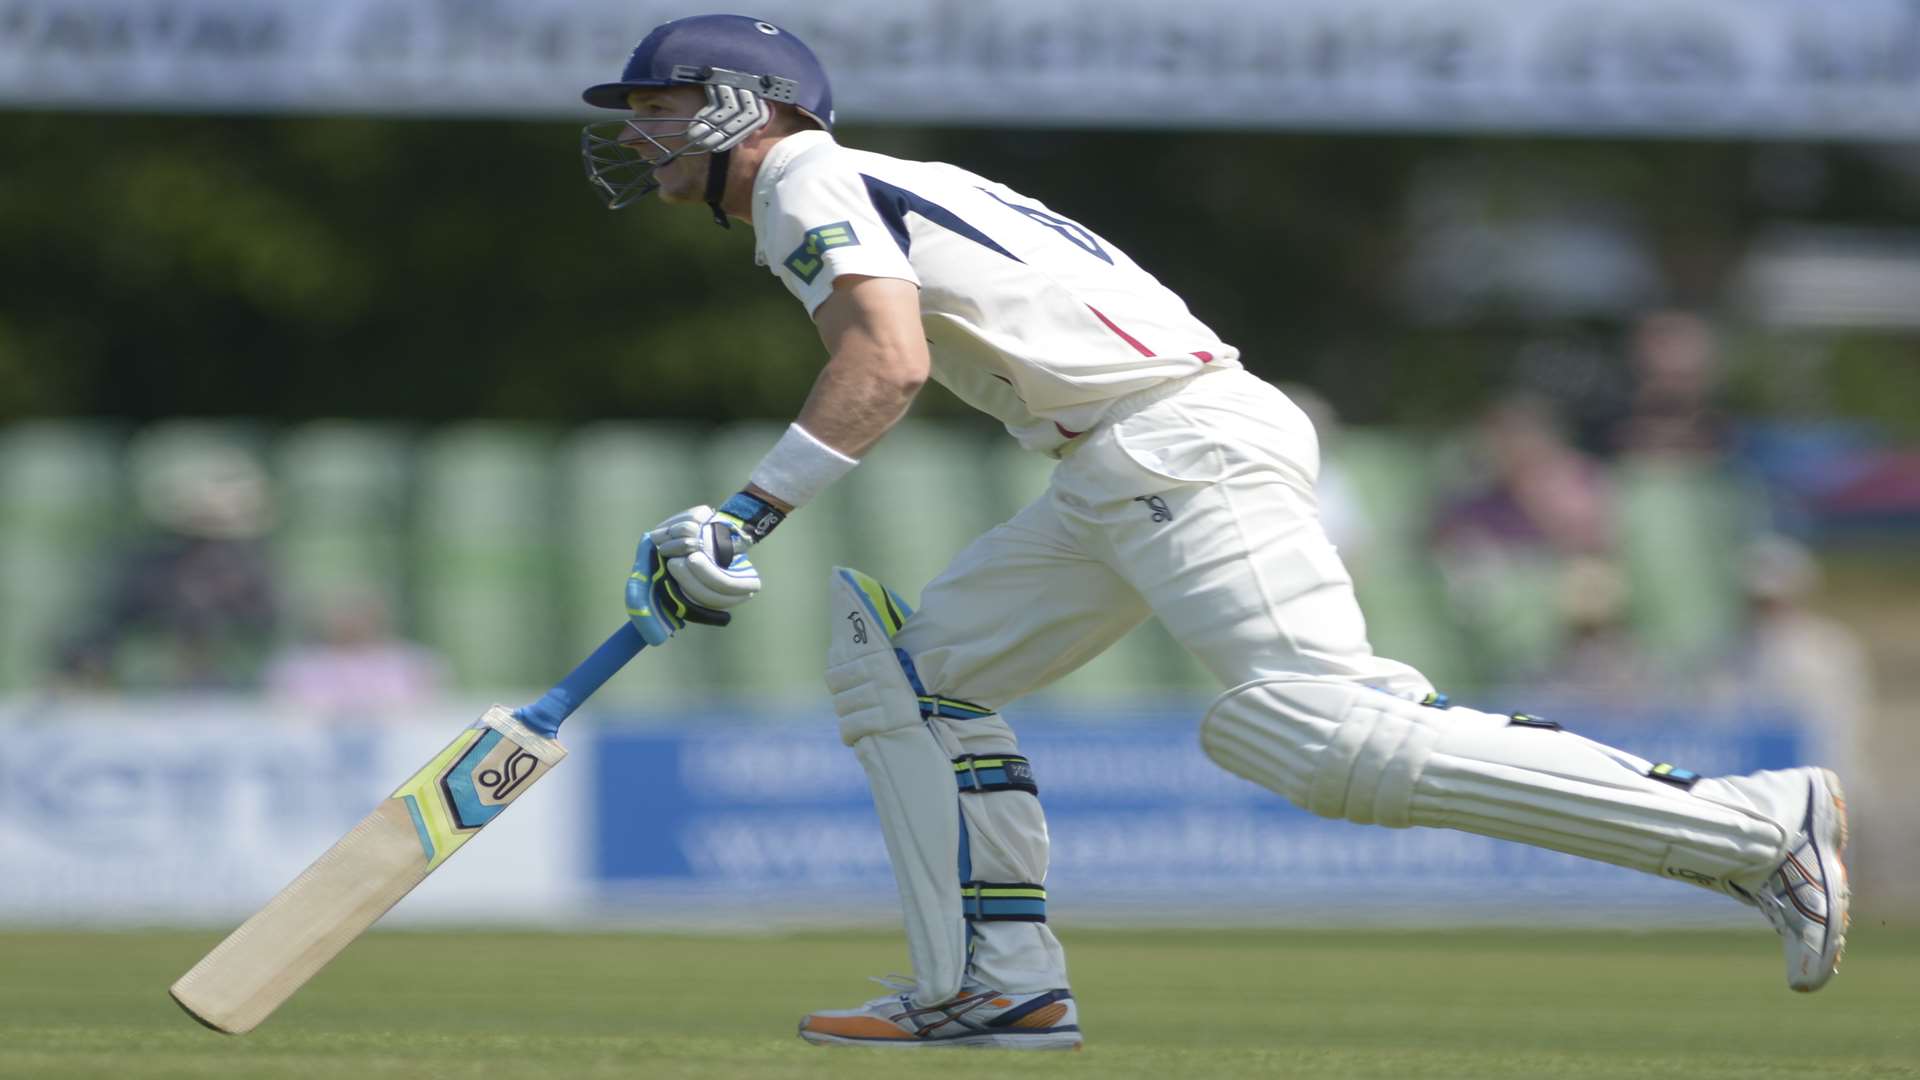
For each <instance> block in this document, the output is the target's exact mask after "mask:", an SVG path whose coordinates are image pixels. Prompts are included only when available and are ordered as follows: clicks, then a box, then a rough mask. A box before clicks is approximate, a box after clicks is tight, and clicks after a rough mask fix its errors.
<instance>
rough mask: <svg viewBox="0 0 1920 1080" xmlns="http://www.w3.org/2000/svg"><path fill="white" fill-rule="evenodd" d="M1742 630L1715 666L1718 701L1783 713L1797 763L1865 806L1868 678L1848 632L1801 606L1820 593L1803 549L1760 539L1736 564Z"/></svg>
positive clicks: (1782, 540)
mask: <svg viewBox="0 0 1920 1080" xmlns="http://www.w3.org/2000/svg"><path fill="white" fill-rule="evenodd" d="M1741 570H1742V573H1741V582H1742V585H1743V586H1744V589H1745V594H1746V598H1747V624H1746V627H1745V631H1744V633H1743V634H1742V635H1741V637H1740V639H1739V641H1738V643H1737V645H1736V647H1735V648H1734V649H1733V650H1732V652H1731V653H1730V654H1729V655H1728V656H1727V658H1726V661H1725V663H1724V664H1723V665H1722V670H1721V672H1720V677H1719V679H1717V680H1716V683H1717V684H1718V685H1716V687H1715V690H1716V692H1717V693H1718V694H1719V695H1721V696H1728V697H1737V698H1741V699H1744V700H1746V701H1749V702H1750V701H1753V700H1754V699H1756V698H1757V699H1758V700H1759V702H1760V703H1761V704H1763V705H1779V706H1784V707H1785V708H1786V709H1788V710H1789V711H1790V712H1792V713H1793V714H1794V715H1795V716H1796V717H1797V718H1798V719H1799V720H1800V721H1801V722H1802V723H1803V724H1805V725H1806V729H1807V733H1808V736H1809V738H1810V740H1811V745H1810V746H1809V747H1807V749H1806V751H1805V752H1804V753H1803V754H1801V755H1800V756H1801V757H1803V758H1804V759H1805V760H1808V761H1817V762H1819V763H1820V764H1822V765H1825V766H1827V767H1828V768H1831V769H1834V770H1835V771H1839V772H1842V773H1843V774H1844V775H1845V776H1846V778H1847V792H1848V795H1849V797H1850V798H1851V799H1852V800H1853V801H1854V802H1856V803H1867V802H1870V801H1871V800H1872V797H1873V796H1872V793H1871V791H1870V786H1869V781H1870V779H1871V777H1872V771H1873V770H1872V769H1870V768H1869V767H1868V766H1867V756H1866V754H1865V753H1863V751H1862V748H1861V747H1862V742H1863V738H1864V735H1865V731H1866V728H1867V725H1868V722H1869V720H1870V717H1871V709H1872V702H1873V675H1872V671H1871V669H1870V667H1869V666H1868V662H1867V650H1866V647H1865V645H1864V644H1863V643H1862V642H1861V641H1860V639H1859V637H1858V636H1857V635H1855V634H1854V632H1853V631H1852V630H1850V629H1848V628H1847V627H1846V626H1844V625H1843V624H1841V623H1840V622H1838V621H1836V620H1834V619H1830V618H1828V617H1826V616H1824V615H1821V614H1819V613H1818V612H1816V611H1813V610H1811V609H1810V608H1809V607H1808V606H1807V601H1808V599H1809V598H1811V597H1812V596H1813V595H1814V594H1815V593H1817V592H1818V591H1819V587H1820V567H1819V564H1818V563H1816V562H1815V561H1814V559H1813V556H1812V555H1811V554H1810V553H1809V552H1808V551H1807V549H1806V548H1805V547H1803V546H1801V545H1800V544H1798V543H1795V542H1794V541H1792V540H1789V539H1787V538H1786V537H1783V536H1763V537H1760V538H1759V539H1757V540H1755V541H1753V542H1752V543H1751V544H1750V545H1748V547H1747V549H1746V551H1745V553H1744V555H1743V558H1742V561H1741Z"/></svg>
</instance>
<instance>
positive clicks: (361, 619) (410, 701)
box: [267, 588, 447, 717]
mask: <svg viewBox="0 0 1920 1080" xmlns="http://www.w3.org/2000/svg"><path fill="white" fill-rule="evenodd" d="M312 630H313V637H314V640H312V641H311V642H310V643H308V644H304V645H297V646H294V647H292V648H289V649H287V650H285V651H284V652H282V653H281V654H280V655H278V656H276V657H275V658H274V660H273V662H272V663H271V664H270V665H269V666H268V669H267V693H268V695H269V696H270V697H272V698H273V699H274V700H275V701H276V702H277V703H280V704H285V705H289V706H292V707H293V708H296V709H300V710H303V711H307V712H310V713H319V714H324V715H326V716H330V717H331V716H349V715H351V716H365V715H369V714H370V713H378V712H381V711H385V710H388V709H399V708H403V707H405V706H409V705H418V704H421V703H425V702H431V701H433V700H434V699H435V698H437V697H438V696H439V695H440V693H441V692H442V691H443V690H444V689H445V688H446V684H447V669H446V664H445V662H444V661H442V660H441V658H440V657H439V656H438V655H437V654H435V653H434V652H433V651H432V650H431V649H428V648H427V647H426V646H424V645H418V644H415V643H413V642H410V641H406V640H404V639H402V638H400V637H399V636H398V635H396V634H395V633H394V630H393V624H392V618H391V616H390V613H389V608H388V605H387V603H386V601H385V600H384V599H383V598H382V597H381V595H380V594H379V593H378V592H375V591H373V590H372V589H364V588H355V589H347V590H343V591H341V592H338V593H335V594H334V595H332V596H330V597H328V598H327V599H326V600H325V601H323V602H322V603H321V604H320V607H319V611H318V613H317V615H316V617H315V619H314V625H313V627H312Z"/></svg>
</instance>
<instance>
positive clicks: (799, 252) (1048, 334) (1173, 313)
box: [753, 131, 1240, 451]
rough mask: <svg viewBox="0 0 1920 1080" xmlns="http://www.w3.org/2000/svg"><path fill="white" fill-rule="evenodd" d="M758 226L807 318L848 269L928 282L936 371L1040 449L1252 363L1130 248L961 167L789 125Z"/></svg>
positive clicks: (762, 195)
mask: <svg viewBox="0 0 1920 1080" xmlns="http://www.w3.org/2000/svg"><path fill="white" fill-rule="evenodd" d="M753 230H754V239H755V245H756V246H755V261H757V262H759V263H760V264H761V265H763V266H765V267H767V268H768V269H769V270H771V271H772V272H773V274H774V276H775V277H777V278H779V279H780V280H781V282H782V283H784V284H785V285H786V287H787V289H788V290H789V291H790V292H792V293H793V295H794V296H796V297H798V298H799V300H800V302H801V303H803V304H805V305H806V307H807V314H808V315H812V314H813V313H814V311H815V309H817V308H818V307H819V306H820V305H821V304H822V303H824V302H825V301H826V299H827V297H828V296H830V295H831V294H832V293H833V280H834V278H836V277H837V276H839V275H841V274H861V275H867V276H871V277H888V278H900V279H901V280H904V281H911V282H913V283H914V284H915V285H918V286H919V287H920V317H921V322H922V323H923V325H924V326H925V327H926V332H927V341H928V343H929V345H930V346H931V353H932V358H933V371H932V375H933V378H934V379H935V380H937V381H938V382H940V383H941V385H943V386H945V387H947V389H949V390H951V391H953V392H954V394H955V395H956V396H958V397H959V398H960V399H961V400H963V401H965V402H967V403H968V404H970V405H972V406H974V407H975V408H977V409H980V410H981V411H983V412H986V413H988V414H989V415H991V416H993V417H995V418H996V419H998V420H999V421H1000V422H1001V423H1004V424H1005V425H1006V426H1007V430H1008V431H1010V432H1012V433H1013V435H1014V437H1015V438H1017V439H1019V440H1020V445H1022V446H1025V447H1028V448H1031V449H1036V450H1047V451H1051V450H1055V449H1057V448H1059V447H1060V446H1061V445H1062V444H1064V443H1065V442H1067V441H1068V440H1070V439H1072V438H1074V437H1075V436H1077V435H1078V434H1079V433H1081V432H1084V431H1086V430H1087V429H1089V428H1091V427H1092V426H1093V425H1094V423H1095V422H1096V421H1098V420H1099V419H1100V416H1101V414H1102V413H1104V412H1105V411H1106V409H1107V408H1108V407H1109V406H1110V405H1111V404H1112V403H1113V402H1114V401H1115V400H1117V399H1119V398H1121V397H1124V396H1126V395H1128V394H1131V393H1134V392H1135V391H1139V390H1144V389H1146V388H1148V387H1151V386H1154V385H1156V384H1158V383H1162V382H1165V381H1166V380H1168V379H1178V378H1183V377H1185V376H1188V375H1192V374H1194V373H1195V372H1198V371H1200V370H1201V369H1203V368H1206V367H1239V366H1240V362H1239V356H1240V352H1239V350H1238V349H1235V348H1234V347H1233V346H1231V345H1228V344H1227V343H1225V342H1223V341H1221V340H1220V338H1219V336H1218V335H1216V334H1215V333H1214V332H1213V331H1212V330H1209V329H1208V328H1207V327H1206V325H1205V324H1204V323H1202V322H1201V321H1200V320H1198V319H1196V318H1194V317H1193V315H1192V313H1191V312H1189V311H1188V310H1187V305H1186V304H1185V303H1184V302H1182V301H1181V299H1180V298H1179V297H1178V296H1175V295H1174V294H1173V293H1172V291H1170V290H1169V289H1167V288H1166V286H1164V285H1161V284H1160V283H1159V282H1158V281H1155V280H1154V278H1153V276H1152V275H1151V274H1148V273H1147V272H1146V271H1144V270H1142V269H1140V267H1138V266H1136V265H1135V264H1134V262H1133V260H1132V259H1129V258H1127V256H1126V254H1125V253H1124V252H1121V251H1120V250H1119V249H1117V248H1115V247H1114V246H1113V245H1112V244H1110V243H1108V242H1107V241H1105V240H1103V239H1101V238H1100V237H1099V236H1098V235H1096V234H1095V233H1093V232H1092V231H1091V230H1089V229H1087V228H1085V227H1083V226H1081V225H1080V224H1078V223H1077V222H1074V221H1072V220H1069V219H1067V218H1064V217H1061V216H1060V215H1058V214H1055V213H1054V212H1053V211H1051V210H1048V209H1047V208H1046V207H1045V206H1044V205H1042V204H1041V203H1039V202H1037V201H1035V200H1033V199H1030V198H1027V197H1026V196H1024V195H1021V194H1020V193H1019V192H1016V191H1014V190H1012V189H1011V188H1008V187H1007V186H1006V185H1004V184H997V183H994V182H993V181H991V180H987V179H985V178H983V177H980V176H976V175H974V174H973V173H970V172H968V171H966V170H965V169H961V168H957V167H955V166H952V165H945V164H941V163H939V162H921V161H904V160H902V159H900V158H893V157H887V156H886V155H884V154H874V153H868V152H867V151H864V150H854V149H850V148H848V147H844V146H841V145H840V144H839V143H836V142H834V140H833V136H831V135H829V134H828V133H826V132H824V131H804V132H799V133H797V134H794V135H789V136H787V137H786V138H785V139H782V140H781V141H780V142H778V143H776V144H774V147H773V149H772V151H770V152H769V153H768V154H767V157H766V160H765V161H764V162H763V163H762V165H761V167H760V175H759V177H758V178H757V179H756V180H755V182H754V190H753Z"/></svg>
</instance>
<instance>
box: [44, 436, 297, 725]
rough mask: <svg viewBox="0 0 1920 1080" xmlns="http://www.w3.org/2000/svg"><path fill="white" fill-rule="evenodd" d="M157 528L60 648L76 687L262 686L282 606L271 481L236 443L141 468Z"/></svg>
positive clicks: (142, 491) (121, 558)
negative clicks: (273, 553)
mask: <svg viewBox="0 0 1920 1080" xmlns="http://www.w3.org/2000/svg"><path fill="white" fill-rule="evenodd" d="M135 497H136V500H137V502H138V503H139V506H140V509H141V511H142V513H143V515H144V516H145V517H146V519H147V520H148V522H149V523H150V524H151V525H152V526H153V531H152V532H151V533H150V534H149V535H147V536H145V537H143V538H141V539H140V540H139V541H137V542H136V543H134V544H133V545H132V546H131V547H129V548H128V549H127V550H126V551H124V552H122V553H121V554H120V555H118V556H117V557H116V558H115V559H114V561H113V565H112V566H111V567H110V568H109V570H108V573H107V574H106V575H105V576H106V578H107V580H108V585H107V588H106V590H105V593H104V595H103V597H102V599H101V602H100V604H99V608H98V610H97V611H96V613H95V614H94V616H93V617H92V619H91V620H90V621H89V622H88V623H87V624H86V626H84V627H83V628H82V630H81V631H80V632H79V633H78V634H76V635H75V636H74V637H73V638H72V639H70V640H69V641H67V642H66V643H65V644H64V646H62V647H61V649H60V650H59V655H58V659H57V663H56V668H57V671H58V673H59V675H60V677H61V678H62V679H63V680H65V681H66V682H67V683H68V684H70V685H74V686H79V687H86V688H93V689H120V690H233V689H248V688H253V687H256V686H258V684H259V678H260V671H261V666H262V664H263V662H264V659H265V655H266V651H267V649H268V647H269V646H270V644H271V641H272V636H273V632H274V628H275V623H276V616H277V606H278V605H277V603H276V600H275V595H274V589H273V574H272V568H271V564H270V561H269V559H268V552H267V547H266V537H267V534H268V532H269V531H270V530H271V529H272V527H273V520H274V511H273V500H272V495H271V492H270V491H269V489H268V485H267V476H266V472H265V470H263V469H262V468H261V466H260V464H259V463H258V462H257V461H256V460H255V459H254V457H253V455H252V454H250V453H248V452H247V451H245V450H242V449H239V448H238V447H231V446H226V447H219V448H212V449H203V450H201V451H200V452H198V453H196V454H195V455H194V456H192V457H190V458H173V459H166V460H159V461H145V460H142V461H136V462H135Z"/></svg>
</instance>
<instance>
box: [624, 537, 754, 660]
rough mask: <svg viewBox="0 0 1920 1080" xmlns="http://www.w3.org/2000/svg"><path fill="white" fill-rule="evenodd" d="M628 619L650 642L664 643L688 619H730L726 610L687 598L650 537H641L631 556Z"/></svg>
mask: <svg viewBox="0 0 1920 1080" xmlns="http://www.w3.org/2000/svg"><path fill="white" fill-rule="evenodd" d="M627 618H628V619H630V620H632V622H633V626H634V629H636V630H638V631H640V637H641V638H642V639H644V640H645V641H646V643H647V644H649V645H664V644H666V643H667V639H668V638H670V637H672V636H673V634H674V631H676V630H678V629H680V628H681V627H683V626H685V625H687V624H688V623H690V622H694V623H704V624H706V625H708V626H725V625H727V624H728V623H730V622H732V621H733V616H732V615H730V614H728V613H727V612H725V611H720V610H717V609H715V608H711V607H707V606H705V605H703V604H700V603H698V602H696V601H693V600H689V599H688V598H687V594H686V593H685V592H684V591H683V590H682V589H681V588H680V584H679V582H677V581H675V580H674V579H673V575H672V573H671V572H670V571H669V570H668V568H667V560H666V559H665V558H664V557H663V556H661V554H660V550H659V548H658V547H657V546H656V545H655V544H654V542H653V537H652V536H645V537H642V538H641V540H640V549H639V550H638V551H637V552H635V553H634V556H633V573H631V574H628V575H627Z"/></svg>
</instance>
